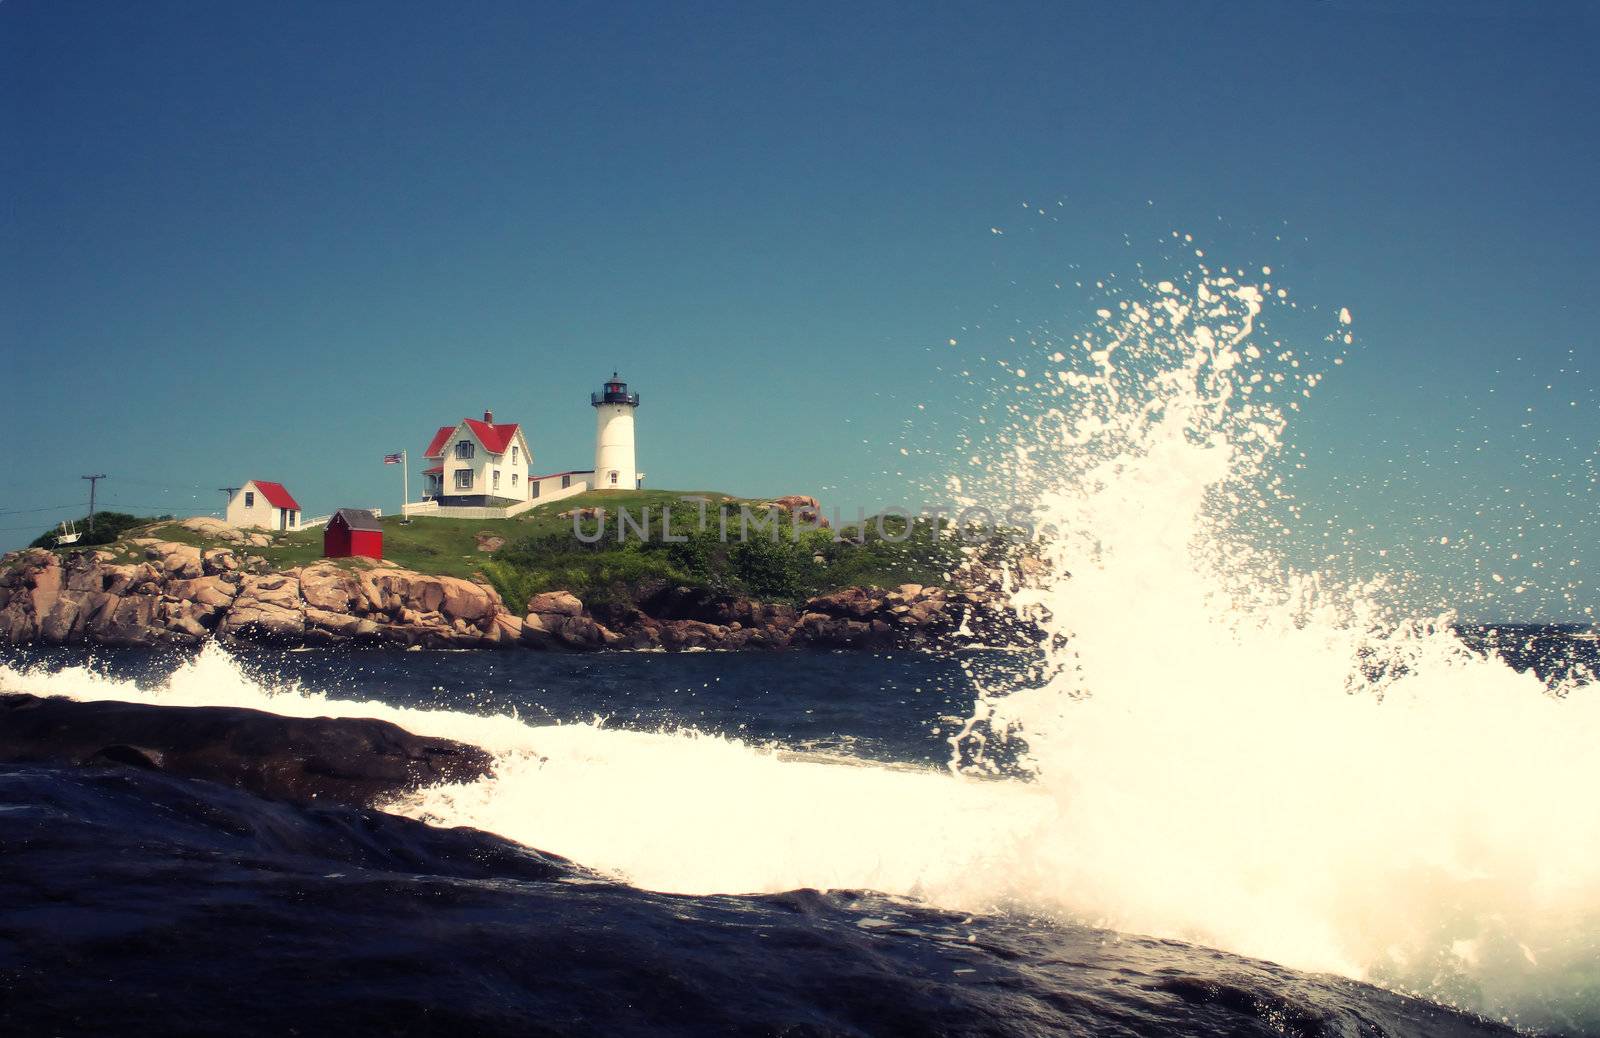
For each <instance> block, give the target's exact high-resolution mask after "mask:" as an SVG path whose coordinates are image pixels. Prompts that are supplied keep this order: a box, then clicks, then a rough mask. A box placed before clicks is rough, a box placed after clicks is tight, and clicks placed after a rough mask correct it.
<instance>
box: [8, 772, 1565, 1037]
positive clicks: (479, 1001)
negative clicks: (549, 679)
mask: <svg viewBox="0 0 1600 1038" xmlns="http://www.w3.org/2000/svg"><path fill="white" fill-rule="evenodd" d="M0 791H3V794H4V799H5V804H6V808H7V809H6V810H4V811H0V855H3V860H4V865H5V867H4V868H3V869H0V935H3V939H0V1034H11V1035H35V1034H38V1035H98V1034H108V1033H115V1034H116V1035H118V1036H121V1038H133V1036H141V1035H162V1036H166V1035H173V1034H185V1035H212V1034H226V1035H230V1036H233V1038H244V1036H254V1035H272V1036H283V1035H295V1034H299V1035H367V1034H384V1035H398V1036H415V1038H420V1036H431V1035H437V1036H440V1038H444V1036H454V1035H474V1036H489V1035H496V1036H497V1035H507V1036H511V1035H516V1036H555V1035H605V1036H608V1038H631V1036H640V1038H643V1036H650V1038H657V1036H662V1035H670V1036H682V1038H690V1036H700V1035H751V1036H755V1035H783V1036H788V1038H833V1036H839V1038H844V1036H861V1035H883V1036H891V1035H894V1036H898V1035H916V1036H927V1038H939V1036H944V1038H956V1036H963V1038H965V1036H974V1038H975V1036H983V1038H1035V1036H1040V1035H1073V1036H1086V1035H1115V1036H1127V1038H1135V1036H1150V1038H1154V1036H1160V1035H1197V1036H1198V1035H1228V1036H1234V1038H1283V1036H1285V1035H1289V1036H1294V1038H1512V1036H1513V1035H1514V1032H1513V1031H1512V1030H1511V1029H1510V1028H1508V1027H1504V1026H1501V1025H1498V1024H1494V1023H1489V1022H1486V1021H1483V1020H1479V1019H1476V1018H1473V1017H1470V1016H1466V1015H1463V1014H1461V1013H1457V1012H1454V1011H1452V1010H1449V1009H1446V1008H1444V1007H1441V1006H1438V1005H1434V1004H1431V1003H1428V1002H1424V1001H1421V1000H1418V999H1412V998H1406V997H1404V996H1401V995H1396V994H1392V993H1390V992H1387V991H1381V990H1379V989H1377V988H1373V987H1370V986H1368V985H1364V984H1358V983H1355V982H1353V981H1346V980H1341V979H1339V978H1336V977H1327V976H1317V975H1312V974H1304V973H1297V972H1295V971H1292V970H1287V969H1284V968H1282V967H1279V966H1275V965H1273V964H1271V963H1266V962H1260V961H1257V960H1251V959H1245V958H1241V957H1239V956H1233V955H1228V954H1226V953H1223V952H1217V951H1212V950H1210V949H1205V948H1197V947H1194V946H1191V945H1186V944H1182V943H1180V942H1176V941H1162V940H1156V939H1153V938H1148V937H1139V936H1135V935H1130V934H1115V933H1111V932H1109V931H1105V930H1097V929H1091V928H1088V927H1075V926H1066V925H1052V924H1048V923H1045V922H1042V921H1037V920H1033V919H1029V918H1027V917H1025V916H1021V915H1018V916H1013V917H1005V916H998V917H997V916H982V915H966V914H952V913H947V912H939V911H935V910H931V909H927V908H923V907H920V906H918V905H916V904H914V903H910V902H906V901H901V900H897V899H893V898H887V897H882V896H878V895H874V894H867V893H861V892H851V891H833V892H829V893H820V892H818V891H815V890H796V891H790V892H787V893H781V894H771V895H761V896H708V897H684V896H673V895H666V894H657V893H652V892H649V891H645V890H639V889H635V888H632V887H628V886H625V885H623V884H621V883H617V882H611V881H607V880H606V879H604V878H603V877H599V876H596V875H594V874H593V873H589V872H586V871H584V870H582V869H580V868H578V867H576V866H574V865H572V864H570V863H567V862H564V861H562V860H561V859H558V858H554V857H552V856H549V855H543V854H540V853H539V852H537V851H533V850H530V849H528V848H524V847H520V846H518V845H516V844H513V843H511V842H509V841H506V840H503V839H500V838H498V837H495V836H493V835H491V834H488V833H483V832H478V831H475V830H471V829H441V828H434V827H431V826H428V825H424V824H422V823H420V822H416V821H412V820H410V819H406V818H396V817H392V816H387V815H384V814H382V813H381V812H377V811H371V810H363V809H358V808H352V807H344V806H317V807H306V806H302V805H298V804H290V803H282V802H271V801H266V800H262V799H260V798H258V797H254V796H251V795H249V794H246V793H242V792H239V791H237V790H231V789H224V788H221V787H218V786H214V785H210V784H207V783H200V782H192V781H187V780H182V779H178V778H175V777H173V776H171V775H168V774H163V773H161V772H160V771H156V770H151V769H149V768H144V767H123V768H115V769H110V768H107V769H81V768H80V769H59V768H52V767H48V766H36V765H21V766H18V765H6V764H0ZM1570 1033H1573V1034H1577V1033H1579V1031H1578V1030H1577V1029H1573V1030H1571V1031H1570Z"/></svg>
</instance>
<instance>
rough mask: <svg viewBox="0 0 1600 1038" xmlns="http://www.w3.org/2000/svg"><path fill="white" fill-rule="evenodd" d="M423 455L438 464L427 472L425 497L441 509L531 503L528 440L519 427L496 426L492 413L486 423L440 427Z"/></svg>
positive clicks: (485, 416)
mask: <svg viewBox="0 0 1600 1038" xmlns="http://www.w3.org/2000/svg"><path fill="white" fill-rule="evenodd" d="M423 456H424V457H426V458H427V459H428V460H429V461H431V462H433V465H432V466H431V467H429V468H427V469H424V470H423V473H422V476H423V488H422V495H423V497H424V498H431V499H433V500H435V501H437V502H439V504H440V505H442V506H443V505H456V506H475V507H482V506H486V505H507V504H515V503H516V502H518V501H526V500H527V499H528V466H529V464H530V463H531V462H532V461H533V456H532V452H531V451H529V450H528V439H527V437H525V436H523V435H522V426H521V425H519V424H517V423H516V422H498V423H497V422H496V421H495V420H494V412H493V411H485V412H483V420H482V421H479V420H478V419H476V418H463V419H462V420H461V421H460V422H458V423H456V424H455V425H441V426H440V427H439V431H438V432H436V433H434V434H433V439H432V440H431V441H430V442H429V443H428V449H427V450H426V451H424V452H423Z"/></svg>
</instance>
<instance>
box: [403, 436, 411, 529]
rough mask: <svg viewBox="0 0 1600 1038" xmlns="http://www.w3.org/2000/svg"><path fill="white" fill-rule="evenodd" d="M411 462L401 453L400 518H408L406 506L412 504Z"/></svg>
mask: <svg viewBox="0 0 1600 1038" xmlns="http://www.w3.org/2000/svg"><path fill="white" fill-rule="evenodd" d="M410 469H411V462H410V461H409V460H408V459H407V457H406V452H405V451H401V452H400V518H402V519H404V518H405V517H406V505H408V504H410V503H411V501H410V497H411V477H410V475H409V471H410Z"/></svg>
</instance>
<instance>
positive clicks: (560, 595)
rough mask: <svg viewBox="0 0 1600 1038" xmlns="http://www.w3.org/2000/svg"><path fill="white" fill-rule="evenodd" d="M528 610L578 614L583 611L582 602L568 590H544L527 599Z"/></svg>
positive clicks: (556, 613)
mask: <svg viewBox="0 0 1600 1038" xmlns="http://www.w3.org/2000/svg"><path fill="white" fill-rule="evenodd" d="M528 612H529V613H541V614H550V615H554V616H578V615H580V614H581V613H582V612H583V602H582V601H580V600H579V599H578V596H577V595H574V594H573V593H572V592H570V591H546V592H544V593H543V594H539V595H534V596H533V597H532V598H530V599H528Z"/></svg>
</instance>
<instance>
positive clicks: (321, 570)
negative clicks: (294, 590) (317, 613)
mask: <svg viewBox="0 0 1600 1038" xmlns="http://www.w3.org/2000/svg"><path fill="white" fill-rule="evenodd" d="M300 597H301V598H303V599H305V603H306V605H307V606H315V607H316V608H318V609H324V610H329V611H333V612H344V611H346V610H348V609H350V608H351V606H352V605H353V604H354V603H355V602H356V601H357V600H358V599H359V598H360V597H361V584H360V581H358V580H357V579H356V576H355V574H353V573H351V572H350V571H349V570H346V569H341V568H340V567H338V566H329V565H321V564H318V565H312V566H307V567H306V568H305V569H303V570H301V571H300Z"/></svg>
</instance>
